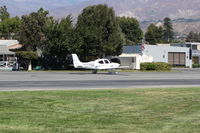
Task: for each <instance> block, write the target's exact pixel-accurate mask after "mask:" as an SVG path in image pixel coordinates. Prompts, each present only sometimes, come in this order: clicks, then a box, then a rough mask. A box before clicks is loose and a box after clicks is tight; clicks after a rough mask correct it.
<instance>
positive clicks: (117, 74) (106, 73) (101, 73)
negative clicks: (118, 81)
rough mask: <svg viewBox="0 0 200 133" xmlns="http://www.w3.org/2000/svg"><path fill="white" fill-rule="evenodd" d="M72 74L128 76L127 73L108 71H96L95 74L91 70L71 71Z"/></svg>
mask: <svg viewBox="0 0 200 133" xmlns="http://www.w3.org/2000/svg"><path fill="white" fill-rule="evenodd" d="M69 74H71V75H112V76H114V75H116V76H119V75H120V76H122V75H123V76H128V75H127V74H123V73H108V72H99V73H96V74H93V73H91V72H73V73H69Z"/></svg>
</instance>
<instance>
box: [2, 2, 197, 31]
mask: <svg viewBox="0 0 200 133" xmlns="http://www.w3.org/2000/svg"><path fill="white" fill-rule="evenodd" d="M96 4H107V5H108V6H110V7H113V9H114V10H115V12H116V14H117V15H118V16H128V17H135V18H137V19H138V20H139V21H140V22H142V21H148V22H156V21H159V20H163V18H165V17H170V18H171V19H173V20H179V19H182V20H188V19H190V20H192V21H193V20H194V21H195V23H194V24H195V25H198V26H195V25H192V27H193V28H192V29H196V28H198V29H199V27H200V24H199V23H200V21H196V20H199V19H200V0H0V5H6V6H7V7H8V10H9V12H10V13H11V14H12V16H15V15H23V14H28V13H30V12H32V11H36V10H38V9H39V8H40V7H43V8H45V9H47V10H49V11H50V15H53V16H54V17H55V18H61V17H65V16H67V15H69V14H72V15H73V16H75V17H77V16H78V14H80V13H81V11H82V9H83V8H85V7H87V6H90V5H96ZM178 23H181V25H183V26H184V25H185V24H186V25H187V24H189V23H191V22H187V21H185V22H184V23H183V22H178V21H176V22H174V24H175V25H177V24H178ZM178 27H179V26H178ZM181 27H182V26H181ZM188 27H190V26H186V29H187V32H188V31H189V30H188ZM184 28H185V27H184ZM182 32H184V31H182Z"/></svg>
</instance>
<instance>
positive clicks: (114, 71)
mask: <svg viewBox="0 0 200 133" xmlns="http://www.w3.org/2000/svg"><path fill="white" fill-rule="evenodd" d="M108 72H109V74H117V73H118V72H117V71H116V69H109V71H108Z"/></svg>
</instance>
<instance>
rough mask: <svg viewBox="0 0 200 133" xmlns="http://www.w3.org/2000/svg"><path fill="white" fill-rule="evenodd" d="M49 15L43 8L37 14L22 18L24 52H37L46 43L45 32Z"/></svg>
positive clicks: (21, 34) (21, 35)
mask: <svg viewBox="0 0 200 133" xmlns="http://www.w3.org/2000/svg"><path fill="white" fill-rule="evenodd" d="M47 15H48V11H45V10H43V9H42V8H41V9H39V10H38V11H37V12H33V13H31V14H29V15H25V16H22V24H21V32H20V42H21V43H22V44H23V49H24V50H28V51H36V50H37V48H39V47H40V46H41V45H42V44H43V43H44V41H45V39H46V36H45V34H44V32H45V31H44V30H45V26H46V23H47V21H48V19H49V17H48V16H47Z"/></svg>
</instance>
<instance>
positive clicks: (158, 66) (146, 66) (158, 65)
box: [140, 62, 172, 71]
mask: <svg viewBox="0 0 200 133" xmlns="http://www.w3.org/2000/svg"><path fill="white" fill-rule="evenodd" d="M171 68H172V66H171V65H170V64H168V63H164V62H151V63H149V62H146V63H141V64H140V69H141V70H146V71H170V70H171Z"/></svg>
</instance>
